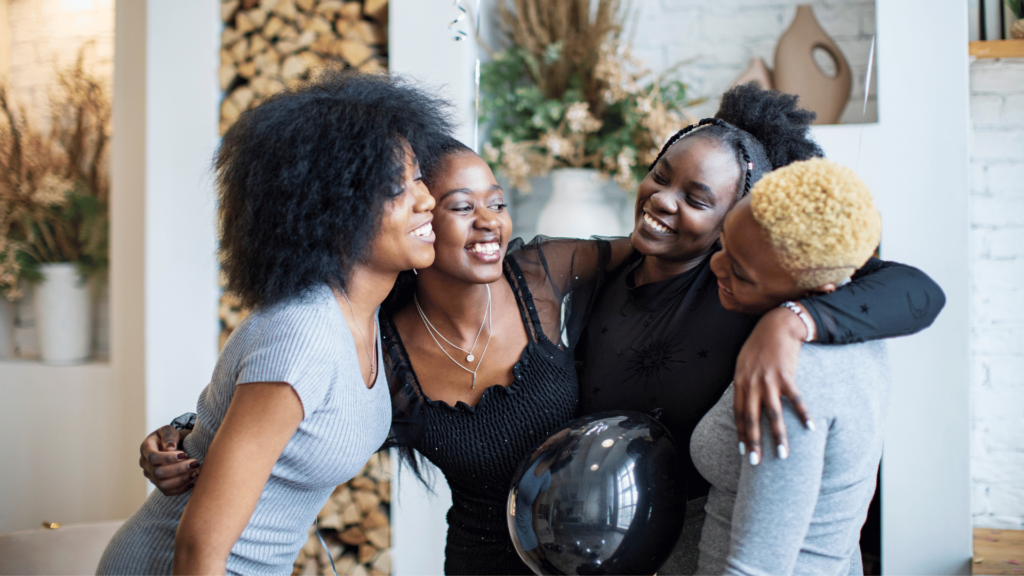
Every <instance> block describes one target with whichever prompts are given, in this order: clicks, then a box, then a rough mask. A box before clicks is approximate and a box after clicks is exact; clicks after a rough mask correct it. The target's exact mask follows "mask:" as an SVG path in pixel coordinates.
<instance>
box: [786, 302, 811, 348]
mask: <svg viewBox="0 0 1024 576" xmlns="http://www.w3.org/2000/svg"><path fill="white" fill-rule="evenodd" d="M779 308H789V309H790V310H792V311H793V314H796V317H797V318H799V319H800V321H801V322H803V323H804V326H805V327H806V328H807V337H806V338H804V342H810V341H811V334H813V333H814V327H813V324H811V317H810V316H808V315H807V312H804V311H803V309H802V308H800V307H799V306H797V305H796V302H792V301H789V302H783V303H782V304H779Z"/></svg>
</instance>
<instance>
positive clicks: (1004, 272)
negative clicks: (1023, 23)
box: [971, 58, 1024, 530]
mask: <svg viewBox="0 0 1024 576" xmlns="http://www.w3.org/2000/svg"><path fill="white" fill-rule="evenodd" d="M971 122H972V126H973V137H974V146H973V149H972V152H971V262H972V264H973V270H972V272H971V290H972V294H971V392H972V394H973V397H974V402H973V425H972V435H971V437H972V452H971V475H972V481H973V488H974V498H973V510H974V524H975V526H983V527H986V528H1010V529H1015V530H1021V529H1024V480H1022V479H1024V431H1022V428H1021V415H1022V414H1024V291H1022V289H1021V280H1022V279H1024V59H1020V58H1017V59H1007V60H977V61H975V62H974V63H972V64H971Z"/></svg>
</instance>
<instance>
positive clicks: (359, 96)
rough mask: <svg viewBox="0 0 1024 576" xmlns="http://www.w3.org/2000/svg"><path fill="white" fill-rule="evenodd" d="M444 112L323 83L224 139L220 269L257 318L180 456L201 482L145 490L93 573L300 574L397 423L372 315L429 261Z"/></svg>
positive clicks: (243, 121) (390, 83) (418, 95)
mask: <svg viewBox="0 0 1024 576" xmlns="http://www.w3.org/2000/svg"><path fill="white" fill-rule="evenodd" d="M444 109H445V106H444V105H443V103H442V102H440V101H438V100H435V99H433V98H431V97H428V96H426V95H425V94H423V93H422V92H420V91H418V90H416V89H414V88H412V87H410V86H409V85H407V84H405V83H404V82H402V81H399V80H394V79H388V78H386V77H383V76H370V75H361V74H353V73H344V72H328V73H325V74H324V75H323V76H321V77H320V78H319V79H317V80H316V81H313V82H311V83H310V84H308V85H305V86H302V87H299V88H295V89H292V90H288V91H286V92H284V93H283V94H279V95H277V96H274V97H272V98H270V99H268V100H267V101H266V102H264V103H262V104H260V105H259V106H258V107H256V108H255V109H253V110H250V111H248V112H246V113H244V114H242V115H241V117H240V118H239V119H238V121H237V122H236V123H235V124H234V125H233V126H232V127H231V128H230V129H229V130H228V132H227V134H225V135H224V140H223V142H222V144H221V147H220V150H219V151H218V153H217V161H216V169H217V176H218V187H219V200H220V248H221V259H222V263H223V270H224V273H225V274H226V276H227V280H228V289H229V290H231V291H232V292H233V293H234V294H235V295H237V296H238V297H239V298H240V299H241V301H242V303H243V305H245V306H246V307H248V308H249V309H251V310H252V312H251V313H250V314H249V315H248V317H246V319H245V320H244V321H243V322H242V323H241V325H239V327H238V328H237V329H236V330H235V332H234V333H233V334H232V336H231V338H230V339H229V340H228V342H227V344H226V346H225V348H224V350H223V352H222V353H221V355H220V358H219V360H218V362H217V366H216V368H215V370H214V373H213V377H212V380H211V382H210V384H209V385H208V386H207V387H206V389H205V390H203V392H202V394H201V395H200V397H199V401H198V406H197V410H196V411H197V412H198V419H197V420H196V422H195V425H194V429H193V430H192V432H191V433H190V434H189V435H188V436H187V437H185V439H184V441H183V443H182V448H183V450H184V452H177V453H173V454H171V456H172V457H174V458H175V459H184V458H183V457H184V453H187V454H188V457H190V458H191V459H192V460H191V461H190V462H189V466H190V468H191V469H192V470H193V474H192V478H193V479H194V480H193V482H190V483H189V484H188V485H187V486H183V487H181V489H180V490H178V491H177V493H176V494H171V495H167V494H164V493H161V492H154V493H152V494H151V495H150V497H149V498H148V499H147V500H146V502H145V503H144V504H143V505H142V507H141V508H140V509H139V510H138V511H137V512H136V513H135V514H134V515H133V516H132V517H131V518H129V519H128V521H127V522H126V523H125V524H124V525H123V526H122V528H121V529H120V530H119V531H118V532H117V534H116V535H115V536H114V538H113V540H112V541H111V542H110V544H109V545H108V546H107V549H106V551H105V552H104V555H103V558H102V560H101V562H100V565H99V568H98V572H99V573H100V574H170V573H172V571H173V573H175V574H224V573H225V572H227V573H232V574H271V573H273V574H288V573H291V569H292V562H293V561H294V560H295V556H296V555H297V554H298V552H299V549H300V548H302V546H303V544H304V543H305V542H306V537H307V531H308V529H309V527H310V525H312V523H313V521H314V519H315V518H316V514H317V512H319V510H320V509H321V507H322V506H323V505H324V503H325V502H326V501H327V498H328V497H329V496H330V494H331V492H332V491H333V490H334V488H335V486H337V485H338V484H341V483H343V482H345V481H346V480H348V479H349V478H351V477H352V476H353V475H355V474H356V473H357V472H358V471H359V470H360V469H361V468H362V467H363V465H364V464H365V463H366V461H367V459H368V458H369V457H370V456H371V455H372V454H373V453H374V452H375V451H376V450H377V449H378V448H379V447H380V445H381V443H382V442H383V441H384V438H385V437H386V435H387V432H388V428H389V426H390V423H391V404H390V398H389V394H388V385H387V382H386V380H385V377H384V368H383V362H382V357H381V354H380V349H379V346H378V328H377V323H376V315H377V309H378V306H379V305H380V303H381V302H382V301H383V300H384V297H385V296H386V295H387V294H388V292H389V291H390V290H391V287H392V285H393V284H394V282H395V279H396V278H397V276H398V273H399V272H401V271H403V270H407V269H410V268H423V267H427V266H429V265H430V264H431V262H432V261H433V259H434V249H433V240H434V236H433V232H432V229H431V220H432V214H431V209H432V208H433V207H434V200H433V198H431V196H430V193H429V192H428V191H427V188H426V186H425V185H424V184H423V182H422V177H421V175H420V169H419V161H420V160H421V159H423V160H424V161H425V160H427V159H429V157H430V155H431V154H432V153H434V151H435V148H436V145H437V142H438V141H440V138H441V137H443V136H444V135H445V134H446V133H447V132H448V131H449V130H450V125H449V122H448V120H447V119H446V118H445V116H444V114H443V111H444ZM200 466H202V469H203V474H202V476H198V475H197V474H196V473H197V472H198V469H199V467H200Z"/></svg>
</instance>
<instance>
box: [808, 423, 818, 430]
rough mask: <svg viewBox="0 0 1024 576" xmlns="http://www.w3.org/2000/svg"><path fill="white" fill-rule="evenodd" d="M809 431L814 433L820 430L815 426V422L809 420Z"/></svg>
mask: <svg viewBox="0 0 1024 576" xmlns="http://www.w3.org/2000/svg"><path fill="white" fill-rule="evenodd" d="M807 429H808V430H810V431H811V432H814V431H815V430H817V429H818V428H817V427H816V426H815V425H814V420H808V421H807Z"/></svg>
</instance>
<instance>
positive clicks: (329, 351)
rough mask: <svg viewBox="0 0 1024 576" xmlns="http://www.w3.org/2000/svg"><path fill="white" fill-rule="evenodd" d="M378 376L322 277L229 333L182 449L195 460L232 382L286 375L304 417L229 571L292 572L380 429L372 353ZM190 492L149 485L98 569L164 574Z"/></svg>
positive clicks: (386, 409)
mask: <svg viewBox="0 0 1024 576" xmlns="http://www.w3.org/2000/svg"><path fill="white" fill-rule="evenodd" d="M377 375H378V376H377V380H376V382H375V383H374V386H373V388H367V387H366V385H365V383H364V382H363V378H362V376H361V373H360V371H359V363H358V360H357V356H356V349H355V342H354V341H353V339H352V334H351V332H350V331H349V329H348V324H347V323H346V322H345V318H344V317H343V316H342V314H341V310H340V309H339V307H338V303H337V301H336V300H335V298H334V295H333V293H332V292H331V290H330V289H329V288H328V287H326V286H323V287H320V288H318V289H316V290H314V291H312V292H311V293H310V294H308V295H306V296H304V297H302V298H296V299H293V300H290V301H288V302H284V303H281V304H277V305H275V306H272V307H269V308H267V309H265V310H258V311H256V312H254V313H252V314H250V315H249V316H248V317H247V318H246V319H245V320H244V321H243V322H242V323H241V324H240V325H239V327H238V328H237V329H236V330H235V332H234V333H233V334H232V335H231V338H230V340H228V343H227V345H226V346H225V347H224V351H223V352H222V353H221V355H220V359H219V360H218V362H217V367H216V369H215V370H214V374H213V380H212V381H211V382H210V384H209V385H208V386H207V387H206V389H204V390H203V392H202V394H201V395H200V396H199V402H198V406H197V410H196V412H197V413H198V415H199V416H198V419H197V422H196V427H195V430H193V432H192V433H191V434H189V436H188V437H187V438H186V439H185V442H184V447H185V451H186V452H187V453H188V454H189V456H191V457H193V458H195V459H197V460H199V461H200V462H202V461H203V458H204V457H205V456H206V451H207V449H208V448H209V446H210V443H211V442H212V441H213V437H214V435H215V434H216V433H217V429H218V428H219V427H220V423H221V421H222V420H223V418H224V414H225V413H226V412H227V409H228V405H229V404H230V403H231V398H232V396H233V395H234V392H235V386H237V385H240V384H245V383H249V382H288V383H289V384H291V385H292V386H293V387H294V388H295V391H296V393H297V394H298V396H299V400H300V401H301V402H302V408H303V411H304V417H303V419H302V423H301V424H299V428H298V430H297V431H296V432H295V434H294V436H292V439H291V440H290V441H289V442H288V445H287V446H285V449H284V451H283V452H282V453H281V456H280V457H279V458H278V460H277V464H275V465H274V469H273V471H272V472H271V474H270V478H269V480H267V484H266V486H265V487H264V489H263V494H262V495H261V496H260V500H259V503H258V504H257V505H256V510H255V511H254V512H253V515H252V518H250V519H249V524H248V526H246V528H245V530H244V531H243V532H242V535H241V537H240V538H239V539H238V542H236V543H235V545H234V547H233V548H232V549H231V555H230V556H229V557H228V561H227V571H228V573H229V574H231V573H235V574H290V573H291V571H292V563H293V562H294V560H295V557H296V555H297V554H298V553H299V549H301V548H302V546H303V545H304V544H305V542H306V538H307V531H308V530H309V527H310V525H312V524H313V521H314V519H315V518H316V515H317V513H318V512H319V511H320V509H321V508H322V507H323V505H324V503H325V502H326V501H327V498H328V497H329V496H330V495H331V492H332V491H333V490H334V488H335V487H336V486H337V485H338V484H341V483H343V482H345V481H347V480H348V479H350V478H351V477H352V476H354V475H355V474H356V473H357V472H359V470H360V469H362V467H363V465H364V464H366V461H367V460H368V459H369V458H370V456H371V455H372V454H373V453H374V451H376V450H377V449H378V448H380V446H381V444H382V443H383V442H384V439H385V437H386V436H387V433H388V429H389V427H390V424H391V398H390V395H389V393H388V386H387V381H386V379H385V376H384V366H383V361H382V359H381V358H380V357H378V368H377ZM190 494H191V492H189V493H186V494H183V495H181V496H164V495H163V494H161V493H160V492H158V491H154V492H153V493H152V494H150V496H149V498H148V499H147V500H146V502H145V503H144V504H143V505H142V507H141V508H139V510H138V511H137V512H135V514H134V515H133V516H132V517H131V518H129V519H128V521H127V522H126V523H125V524H124V526H123V527H122V528H121V529H120V530H118V532H117V534H116V535H115V536H114V538H113V540H111V542H110V544H109V545H108V546H107V549H106V551H105V552H104V553H103V558H102V559H101V560H100V565H99V568H98V573H99V574H170V573H171V563H172V557H173V552H174V534H175V531H176V530H177V528H178V521H179V520H180V518H181V514H182V512H183V511H184V509H185V505H186V504H187V503H188V499H189V495H190Z"/></svg>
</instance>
